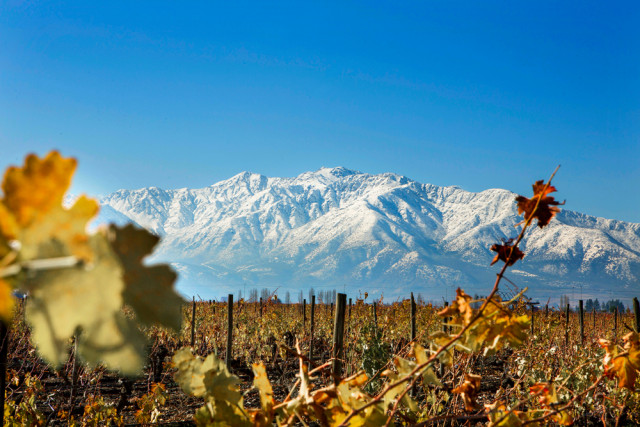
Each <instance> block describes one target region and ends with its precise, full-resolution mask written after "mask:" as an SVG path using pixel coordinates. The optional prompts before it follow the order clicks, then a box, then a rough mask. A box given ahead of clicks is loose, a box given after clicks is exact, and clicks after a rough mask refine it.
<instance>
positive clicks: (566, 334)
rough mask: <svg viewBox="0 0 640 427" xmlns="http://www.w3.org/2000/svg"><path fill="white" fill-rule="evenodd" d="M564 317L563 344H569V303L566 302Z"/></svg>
mask: <svg viewBox="0 0 640 427" xmlns="http://www.w3.org/2000/svg"><path fill="white" fill-rule="evenodd" d="M565 317H566V324H565V332H564V344H565V345H569V304H567V309H566V311H565Z"/></svg>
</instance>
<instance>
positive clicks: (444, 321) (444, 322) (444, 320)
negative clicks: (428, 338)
mask: <svg viewBox="0 0 640 427" xmlns="http://www.w3.org/2000/svg"><path fill="white" fill-rule="evenodd" d="M444 306H445V308H446V307H448V306H449V302H448V301H445V302H444ZM448 330H449V328H447V317H445V318H444V319H442V332H444V333H445V334H446V333H447V332H448ZM442 377H444V363H442V362H441V363H440V378H442Z"/></svg>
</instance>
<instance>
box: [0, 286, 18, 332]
mask: <svg viewBox="0 0 640 427" xmlns="http://www.w3.org/2000/svg"><path fill="white" fill-rule="evenodd" d="M11 291H12V289H11V285H9V284H8V283H7V282H5V281H4V280H2V279H0V320H2V321H3V322H4V323H5V324H7V325H9V324H10V323H11V318H12V317H13V308H14V306H15V298H14V297H13V294H12V293H11Z"/></svg>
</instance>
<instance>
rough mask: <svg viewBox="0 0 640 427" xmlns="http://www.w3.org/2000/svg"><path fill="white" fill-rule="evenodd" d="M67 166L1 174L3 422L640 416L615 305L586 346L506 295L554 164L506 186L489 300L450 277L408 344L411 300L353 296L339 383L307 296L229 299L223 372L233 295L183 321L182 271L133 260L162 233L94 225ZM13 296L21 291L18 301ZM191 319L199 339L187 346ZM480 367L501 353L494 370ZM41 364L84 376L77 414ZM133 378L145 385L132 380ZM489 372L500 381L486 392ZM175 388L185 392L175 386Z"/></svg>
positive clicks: (613, 419)
mask: <svg viewBox="0 0 640 427" xmlns="http://www.w3.org/2000/svg"><path fill="white" fill-rule="evenodd" d="M75 167H76V161H75V160H74V159H69V158H64V157H62V156H61V155H60V154H59V153H57V152H52V153H50V154H48V155H47V156H45V157H44V158H39V157H37V156H35V155H29V156H28V157H27V158H26V160H25V164H24V166H22V167H11V168H9V169H8V170H7V171H6V173H5V176H4V179H3V182H2V198H1V199H0V319H1V321H2V323H3V324H4V325H5V326H8V327H9V331H8V332H7V339H5V349H7V347H8V349H9V361H8V362H7V363H6V365H8V366H9V367H10V368H9V370H8V372H7V373H6V378H8V384H7V393H6V395H7V404H6V405H5V417H4V418H5V422H9V423H13V424H14V425H19V424H25V423H27V424H38V425H44V424H46V423H48V422H49V420H51V419H52V418H59V419H61V420H66V421H67V423H68V424H69V425H83V424H94V423H110V424H114V425H118V424H122V423H125V415H123V414H124V413H128V414H129V415H127V417H128V421H126V422H139V423H143V424H147V423H156V422H161V421H164V420H165V419H166V417H168V416H169V410H168V406H169V405H171V404H172V401H182V402H184V401H185V399H187V400H186V401H189V402H192V403H193V402H199V403H198V406H199V409H197V410H196V411H195V413H194V414H191V415H182V417H183V418H181V419H180V420H184V417H185V416H187V417H188V418H191V417H192V418H193V420H194V422H195V423H196V424H198V425H234V426H236V425H237V426H242V425H247V426H249V425H255V426H270V425H273V423H277V424H278V425H294V424H302V425H308V424H309V423H310V422H314V421H315V422H316V423H318V424H320V425H328V426H346V425H395V424H404V425H442V424H445V423H450V422H454V423H455V422H460V423H462V422H467V421H474V422H484V423H487V424H488V425H493V426H521V425H544V424H560V425H571V424H572V423H574V422H576V421H577V420H581V421H580V422H583V421H584V420H585V419H586V418H585V417H588V416H589V415H588V414H593V413H597V414H598V417H600V421H602V422H603V423H604V424H613V423H618V424H621V423H622V424H624V422H628V423H634V422H640V420H639V419H638V417H637V414H638V413H640V411H639V409H640V396H639V394H638V389H637V384H638V372H639V368H640V343H639V338H638V334H637V331H633V330H632V331H629V332H628V333H619V330H618V329H616V330H614V334H613V336H612V334H611V332H610V330H609V328H610V327H611V325H612V324H614V319H613V318H612V315H610V314H606V313H600V314H598V317H596V315H595V312H594V317H593V328H592V330H591V331H590V334H589V336H588V338H587V341H586V342H585V344H584V345H576V344H575V343H572V342H571V340H569V339H568V337H569V334H570V332H571V331H575V330H576V329H577V323H576V322H577V321H578V320H577V317H576V316H570V317H567V318H566V322H567V324H566V325H567V327H568V329H567V330H566V332H565V318H564V313H561V312H558V311H555V310H551V311H550V312H548V313H547V314H545V322H543V323H541V324H538V327H537V332H536V333H535V334H534V335H532V334H531V333H530V332H529V330H530V328H532V324H531V317H530V313H529V312H528V309H527V306H526V305H525V304H523V301H524V300H523V294H524V292H525V291H526V290H525V291H523V292H521V293H520V294H519V295H517V296H516V297H514V298H513V299H511V300H508V301H503V300H501V298H500V296H499V289H500V283H501V281H502V280H503V279H505V273H506V272H507V270H508V269H509V268H510V267H511V266H513V265H514V264H516V263H518V262H522V259H523V258H524V257H525V256H526V254H525V253H524V252H523V251H522V250H521V248H520V244H521V243H522V241H523V239H524V238H525V236H526V235H527V233H526V232H527V230H528V229H530V227H533V226H537V227H539V228H541V229H544V227H546V226H547V225H548V224H549V223H550V221H552V220H553V218H554V216H555V215H556V214H557V212H559V208H558V206H560V205H562V204H563V203H560V202H557V201H556V200H555V199H554V197H552V196H551V194H552V193H554V192H555V191H556V188H555V187H554V186H552V185H551V181H552V180H553V178H554V176H555V174H556V172H557V169H556V171H554V172H553V174H552V175H551V177H550V178H549V180H548V181H546V182H545V181H537V182H536V183H535V184H534V185H533V195H532V196H531V197H524V196H518V197H517V198H516V201H515V202H516V203H517V209H518V213H519V214H521V215H523V220H522V222H521V223H520V224H519V226H520V230H519V233H518V235H517V237H515V238H513V239H509V238H508V237H509V236H506V238H505V239H504V240H503V241H502V243H500V244H498V243H497V244H495V245H493V246H492V247H491V250H492V251H494V252H495V253H496V255H495V258H494V259H493V260H487V262H488V263H489V262H490V263H491V264H492V265H493V264H495V263H498V262H501V263H502V264H501V268H500V270H499V271H498V272H497V275H496V281H495V283H494V285H493V287H492V289H491V291H490V292H489V294H488V296H487V297H485V298H473V297H471V296H470V295H468V294H467V293H465V291H464V290H462V289H458V290H457V292H456V296H455V299H454V300H453V301H451V303H450V304H449V305H448V306H447V307H444V308H438V307H434V306H433V305H431V304H420V305H419V307H418V308H419V310H418V315H417V325H418V331H419V333H418V334H417V336H416V338H415V340H409V339H407V337H408V336H409V324H410V321H409V315H408V313H409V306H410V303H409V300H404V301H396V302H391V303H388V302H386V303H385V301H383V299H382V298H380V299H379V300H378V301H376V303H377V309H376V310H377V311H376V317H375V321H374V320H373V319H372V314H371V305H370V304H367V303H366V298H367V295H366V293H365V297H364V298H358V299H356V301H355V304H353V306H352V307H350V308H349V318H348V320H347V321H346V324H347V326H346V330H345V346H346V347H345V351H344V355H343V360H342V363H343V365H344V366H345V369H344V371H343V375H342V376H341V377H339V378H337V379H336V378H334V376H333V374H332V372H331V366H332V364H331V356H330V355H331V338H332V337H331V336H332V324H331V316H332V311H331V310H332V306H331V307H330V306H329V305H327V304H319V305H318V306H316V324H315V328H314V335H313V348H314V357H313V358H311V359H310V358H309V357H308V355H309V353H308V349H309V347H310V344H311V339H312V337H311V331H310V328H309V323H308V320H307V321H306V322H305V319H304V318H303V317H302V311H301V307H300V305H299V304H298V305H292V304H287V305H283V304H279V303H278V302H277V297H275V295H272V297H271V298H268V299H265V301H264V303H260V304H259V305H258V302H257V301H245V300H242V299H241V300H240V301H238V302H237V304H236V307H237V308H234V325H235V326H234V342H235V344H234V350H233V354H231V355H230V356H231V357H230V358H229V360H230V364H229V366H227V364H225V363H224V362H223V360H224V358H223V355H224V356H226V352H227V349H226V339H225V338H226V329H225V324H226V321H227V319H226V309H225V306H226V304H224V303H219V302H213V301H200V302H197V303H196V304H195V319H196V321H195V324H193V325H192V324H191V315H192V314H191V312H190V310H191V307H188V306H187V305H186V304H185V302H184V301H183V299H182V298H181V297H180V296H179V295H178V294H177V293H176V292H175V290H174V288H173V286H174V281H175V279H176V274H175V273H174V272H173V271H172V270H171V268H170V267H169V266H167V265H146V264H145V263H144V259H145V257H147V256H148V255H149V254H151V253H152V251H153V249H154V247H155V246H156V245H157V244H158V242H159V239H158V237H156V236H154V235H152V234H151V233H149V232H147V231H145V230H142V229H138V228H135V227H133V226H125V227H116V226H113V225H110V226H108V227H103V228H100V229H99V230H98V231H97V232H95V233H93V234H90V233H88V232H87V231H86V230H87V224H88V223H89V222H90V221H91V220H92V218H94V217H95V215H96V214H97V213H98V208H99V207H98V203H97V202H96V201H95V200H93V199H90V198H88V197H85V196H80V197H79V198H77V199H76V200H75V201H74V202H73V203H72V204H71V206H70V207H66V205H65V203H64V201H65V194H66V192H67V190H68V188H69V185H70V182H71V178H72V176H73V172H74V170H75ZM15 292H17V293H19V294H25V295H27V298H26V299H25V300H17V299H16V297H15V296H14V293H15ZM256 294H257V292H256ZM307 316H308V312H307ZM629 316H630V314H625V313H621V316H620V318H619V319H616V320H615V321H616V322H618V321H619V322H620V327H619V328H623V327H626V328H628V329H632V328H630V327H629V326H628V324H631V323H632V322H631V320H630V317H629ZM183 319H188V321H186V322H185V321H183ZM443 321H444V322H445V326H446V328H445V329H444V330H443V328H442V322H443ZM615 324H616V325H617V323H615ZM192 331H193V334H194V335H193V336H194V339H195V343H194V346H188V347H185V343H188V342H189V337H190V336H191V333H192ZM618 333H619V335H618ZM34 349H35V353H33V350H34ZM24 355H27V356H24ZM166 360H171V363H170V364H168V363H166ZM42 361H44V362H45V363H46V365H45V364H42ZM491 361H494V362H495V363H498V364H501V366H502V368H501V369H502V371H501V373H500V374H499V375H497V374H496V372H495V370H494V371H492V370H491V368H490V366H491V364H490V363H492V362H491ZM76 362H78V363H76ZM47 365H48V366H50V368H49V367H48V366H47ZM48 370H50V371H48ZM107 370H113V371H116V372H117V373H118V375H120V376H121V378H120V381H121V383H122V384H123V386H122V388H123V390H124V391H122V392H121V393H120V395H119V398H118V399H117V401H108V399H106V397H105V396H103V395H102V393H103V392H104V389H103V388H101V387H100V383H101V382H104V381H106V379H105V378H109V375H111V374H109V373H108V371H107ZM145 375H146V380H145ZM52 376H56V377H60V378H62V379H63V380H64V381H66V382H68V383H69V385H70V387H71V390H75V389H76V388H78V387H85V388H87V387H89V388H90V391H86V390H85V392H84V393H82V394H78V398H79V399H84V400H83V401H82V403H81V408H82V411H80V412H78V410H77V406H76V402H75V399H76V395H75V394H74V392H73V391H71V392H70V393H69V394H70V399H69V401H68V402H66V403H63V402H60V401H55V399H53V400H52V398H51V395H50V394H47V393H45V388H46V384H47V382H48V381H50V380H51V377H52ZM141 381H143V382H144V381H146V387H145V388H144V390H142V391H140V390H138V389H136V390H134V389H135V387H132V384H134V383H136V384H139V383H140V382H141ZM492 381H498V382H499V383H500V385H499V386H496V387H494V386H491V387H492V390H494V391H493V392H492V393H487V392H486V388H487V387H489V385H488V384H489V383H490V382H492ZM178 388H179V389H181V390H183V392H184V393H185V394H184V395H181V396H180V397H177V393H178V391H177V390H178ZM80 395H81V396H82V397H80ZM134 395H135V397H134ZM189 396H191V397H189ZM189 399H191V400H189ZM175 404H176V405H177V404H178V403H175ZM126 411H129V412H126ZM176 416H177V415H176ZM173 420H176V419H175V418H173Z"/></svg>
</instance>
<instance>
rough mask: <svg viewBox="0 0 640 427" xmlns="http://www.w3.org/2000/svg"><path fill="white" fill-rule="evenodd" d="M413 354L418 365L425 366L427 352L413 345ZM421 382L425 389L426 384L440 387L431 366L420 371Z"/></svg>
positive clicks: (418, 345) (440, 384)
mask: <svg viewBox="0 0 640 427" xmlns="http://www.w3.org/2000/svg"><path fill="white" fill-rule="evenodd" d="M413 354H414V356H415V358H416V363H417V364H418V365H422V364H425V363H427V360H429V355H428V354H427V350H426V349H425V348H424V347H422V346H421V345H420V344H418V343H414V344H413ZM422 382H423V383H424V386H425V388H426V386H427V385H428V384H434V385H437V386H442V383H441V382H440V380H439V379H438V377H437V376H436V373H435V372H433V369H432V368H431V366H428V367H426V368H423V369H422Z"/></svg>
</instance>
